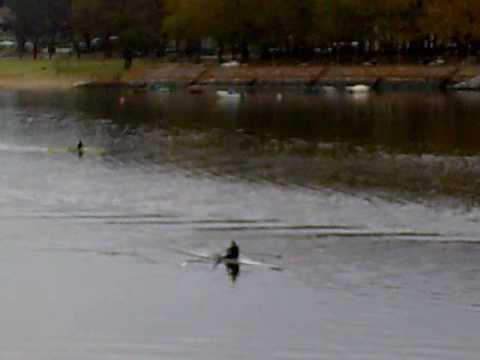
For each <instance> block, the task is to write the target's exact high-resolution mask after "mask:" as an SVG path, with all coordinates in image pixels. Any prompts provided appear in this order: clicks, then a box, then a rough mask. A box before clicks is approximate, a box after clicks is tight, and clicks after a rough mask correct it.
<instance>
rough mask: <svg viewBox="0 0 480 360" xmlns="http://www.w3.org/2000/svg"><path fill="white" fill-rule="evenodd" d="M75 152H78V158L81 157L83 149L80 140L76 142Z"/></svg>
mask: <svg viewBox="0 0 480 360" xmlns="http://www.w3.org/2000/svg"><path fill="white" fill-rule="evenodd" d="M77 151H78V157H82V156H83V153H84V147H83V143H82V140H79V141H78V145H77Z"/></svg>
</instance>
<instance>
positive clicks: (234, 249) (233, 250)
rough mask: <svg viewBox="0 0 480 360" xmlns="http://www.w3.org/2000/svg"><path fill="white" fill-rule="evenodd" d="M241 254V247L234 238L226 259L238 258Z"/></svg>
mask: <svg viewBox="0 0 480 360" xmlns="http://www.w3.org/2000/svg"><path fill="white" fill-rule="evenodd" d="M239 255H240V249H239V247H238V245H237V243H236V242H235V241H233V240H232V242H231V243H230V246H229V247H228V248H227V251H226V253H225V257H224V258H225V259H231V260H237V259H238V256H239Z"/></svg>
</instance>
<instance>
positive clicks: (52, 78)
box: [0, 59, 480, 90]
mask: <svg viewBox="0 0 480 360" xmlns="http://www.w3.org/2000/svg"><path fill="white" fill-rule="evenodd" d="M479 73H480V67H479V66H475V65H459V64H455V65H441V66H425V65H378V66H348V65H310V64H300V65H279V66H275V65H264V64H249V65H239V66H231V67H226V66H220V65H217V64H191V63H164V62H158V61H152V60H137V61H135V62H134V66H133V68H132V69H131V70H129V71H126V70H124V69H123V62H122V61H121V60H120V59H113V60H98V59H81V60H77V59H59V60H53V61H48V60H37V61H34V60H30V59H4V60H0V88H2V89H11V90H44V89H52V90H54V89H59V90H66V89H70V88H73V87H77V86H84V85H100V86H101V85H119V86H133V87H137V86H144V85H154V84H160V85H162V84H175V85H177V86H188V85H191V84H196V85H200V86H202V85H205V86H206V85H212V86H245V85H247V86H312V87H314V86H317V85H320V86H321V85H338V86H342V85H345V84H355V83H357V84H358V83H364V84H370V85H371V84H374V83H376V84H377V85H378V84H381V85H382V86H383V87H385V88H402V87H407V88H408V87H415V88H417V87H418V88H426V89H435V88H441V87H444V86H446V85H449V84H454V83H457V82H460V81H464V80H467V79H469V78H472V77H474V76H477V75H478V74H479Z"/></svg>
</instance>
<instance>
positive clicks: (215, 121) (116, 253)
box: [0, 89, 480, 360]
mask: <svg viewBox="0 0 480 360" xmlns="http://www.w3.org/2000/svg"><path fill="white" fill-rule="evenodd" d="M278 94H281V96H278ZM122 97H123V99H124V100H122V101H120V98H122ZM478 98H479V96H478V95H477V94H466V95H464V94H448V93H422V94H414V93H387V94H375V93H371V94H368V95H366V96H363V97H361V98H358V97H355V96H352V95H347V94H343V93H341V92H335V93H332V92H327V93H321V94H319V95H308V94H301V93H299V92H288V91H283V90H282V92H278V91H272V92H248V93H245V94H244V95H243V96H242V97H241V98H239V99H235V101H225V99H221V98H219V96H218V94H217V93H216V92H215V91H213V90H212V91H211V92H207V93H206V94H204V95H200V96H192V95H190V94H187V93H184V92H182V91H179V92H177V93H171V94H170V93H160V92H158V93H157V92H151V93H146V94H136V93H133V92H129V91H128V90H118V89H117V90H115V89H113V90H112V89H108V90H105V91H103V90H98V91H86V92H84V91H78V92H72V93H60V94H59V93H51V94H48V93H41V94H39V93H34V94H32V93H2V94H1V96H0V105H1V106H0V116H1V120H2V121H1V122H0V160H1V163H2V171H1V172H0V192H1V194H2V196H1V197H0V205H1V206H0V229H1V230H0V259H1V261H0V284H1V285H2V288H3V289H4V292H3V294H4V295H3V296H2V298H1V299H0V317H1V319H2V324H3V326H2V327H0V335H1V336H0V345H1V346H0V355H1V356H0V357H2V358H3V357H4V358H22V359H30V358H32V359H33V358H34V359H45V360H47V359H48V360H50V359H69V360H70V359H74V360H77V359H78V360H80V359H82V360H83V359H98V358H118V359H127V358H132V357H133V358H135V359H158V358H184V359H212V358H228V359H245V358H248V359H272V358H273V359H354V360H356V359H387V358H388V359H394V360H397V359H407V360H414V359H415V360H417V359H432V358H435V359H445V360H447V359H453V358H455V359H465V360H473V359H477V357H478V353H479V351H480V347H479V345H478V344H479V342H478V336H477V330H478V329H477V328H478V321H479V320H480V318H479V316H480V311H479V309H480V287H479V286H478V280H479V276H480V267H479V266H478V257H479V256H480V247H479V246H478V244H479V240H480V233H479V230H478V229H479V228H478V223H479V221H480V212H479V208H478V194H479V193H480V192H479V191H478V186H479V184H480V183H479V182H478V180H477V179H478V178H479V176H478V175H479V172H480V157H479V150H480V143H479V142H478V141H477V138H478V136H479V135H480V124H479V123H478V119H477V114H478V110H479V109H478V108H479V107H480V102H478V101H477V100H478ZM229 100H230V99H229ZM79 139H82V142H83V143H84V145H85V146H86V147H87V148H86V149H88V147H93V148H96V149H102V151H97V152H89V151H85V152H84V153H83V156H81V157H79V156H78V153H77V152H72V151H69V149H68V147H74V148H75V146H76V144H77V143H78V141H79ZM52 149H54V151H52ZM103 149H104V150H105V151H103ZM231 240H235V241H237V242H238V243H239V245H240V247H241V249H242V256H243V255H244V258H243V259H242V261H243V262H241V263H240V264H241V265H240V264H239V263H233V262H232V263H228V262H225V263H223V264H219V265H218V266H217V267H215V266H214V265H215V261H212V258H211V257H209V256H208V254H212V253H218V252H222V251H223V250H224V249H225V247H226V246H227V245H228V244H229V243H230V241H231ZM205 254H207V255H205ZM183 264H187V265H188V266H182V265H183ZM240 267H241V268H240ZM279 270H283V271H279ZM232 282H233V284H234V286H232Z"/></svg>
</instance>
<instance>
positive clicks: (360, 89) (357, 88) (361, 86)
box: [345, 84, 371, 94]
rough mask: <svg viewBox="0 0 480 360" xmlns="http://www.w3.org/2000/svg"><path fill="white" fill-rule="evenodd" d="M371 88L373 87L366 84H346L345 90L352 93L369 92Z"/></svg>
mask: <svg viewBox="0 0 480 360" xmlns="http://www.w3.org/2000/svg"><path fill="white" fill-rule="evenodd" d="M370 90H371V87H370V86H368V85H364V84H358V85H351V86H345V91H347V92H349V93H351V94H360V93H368V92H369V91H370Z"/></svg>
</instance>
